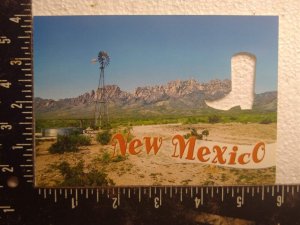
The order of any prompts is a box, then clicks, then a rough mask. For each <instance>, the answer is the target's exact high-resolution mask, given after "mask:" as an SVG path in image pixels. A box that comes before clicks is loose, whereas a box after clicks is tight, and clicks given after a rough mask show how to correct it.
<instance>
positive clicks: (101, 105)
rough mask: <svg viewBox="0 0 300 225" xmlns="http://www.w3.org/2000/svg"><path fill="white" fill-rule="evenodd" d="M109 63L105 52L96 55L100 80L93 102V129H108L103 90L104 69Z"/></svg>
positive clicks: (105, 98) (105, 96) (105, 99)
mask: <svg viewBox="0 0 300 225" xmlns="http://www.w3.org/2000/svg"><path fill="white" fill-rule="evenodd" d="M109 61H110V58H109V55H108V54H107V52H104V51H100V52H99V54H98V62H99V63H100V78H99V84H98V88H97V91H96V102H95V121H94V127H100V128H108V127H109V121H108V107H107V101H108V99H107V93H106V90H105V82H104V69H105V67H107V66H108V64H109Z"/></svg>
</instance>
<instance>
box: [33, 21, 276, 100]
mask: <svg viewBox="0 0 300 225" xmlns="http://www.w3.org/2000/svg"><path fill="white" fill-rule="evenodd" d="M102 50H104V51H107V52H108V53H109V55H110V57H111V63H110V65H109V66H108V67H107V69H106V71H105V78H106V83H107V84H117V85H119V86H120V87H121V89H123V90H127V91H132V90H134V89H135V87H138V86H146V85H154V84H164V83H167V82H168V81H170V80H176V79H181V80H185V79H190V78H194V79H196V80H198V81H200V82H206V81H209V80H211V79H230V59H231V56H232V55H233V54H235V53H237V52H241V51H246V52H250V53H252V54H254V55H256V57H257V64H256V66H257V67H256V93H261V92H264V91H270V90H277V64H278V62H277V61H278V17H272V16H271V17H270V16H51V17H46V16H43V17H34V72H35V96H36V97H43V98H52V99H60V98H67V97H76V96H78V95H80V94H83V93H85V92H87V91H90V90H92V89H96V88H97V84H98V79H99V64H92V63H91V59H93V58H96V57H97V55H98V52H99V51H102Z"/></svg>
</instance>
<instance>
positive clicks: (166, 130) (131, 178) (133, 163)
mask: <svg viewBox="0 0 300 225" xmlns="http://www.w3.org/2000/svg"><path fill="white" fill-rule="evenodd" d="M191 128H195V129H196V130H197V131H198V130H199V131H201V130H204V129H207V130H209V135H208V137H207V138H205V137H204V140H203V143H207V144H215V143H223V144H224V143H228V144H235V145H245V146H247V145H253V144H255V143H257V142H258V141H263V142H265V143H266V144H271V145H272V144H275V146H276V133H277V132H276V124H240V123H228V124H197V125H180V124H166V125H147V126H134V127H133V130H132V134H133V136H134V138H141V139H142V138H143V137H145V136H150V137H154V136H158V135H159V137H162V140H163V143H169V145H171V144H172V137H173V136H174V135H175V134H180V135H184V134H187V133H189V132H190V131H191ZM54 142H55V141H54V140H52V141H39V144H37V145H36V148H35V152H36V159H35V182H36V186H39V187H55V186H59V185H60V184H61V181H62V180H63V179H64V178H63V176H62V174H61V173H60V172H59V170H58V169H57V167H55V165H57V164H58V163H60V162H63V161H66V162H68V163H70V165H76V164H77V163H78V162H79V161H80V160H83V161H84V170H85V171H86V172H88V171H90V170H91V169H96V170H103V171H105V173H107V174H108V177H109V178H110V179H111V180H113V181H114V183H115V185H121V186H123V185H242V184H244V185H245V184H272V183H274V182H275V174H276V171H275V166H274V165H271V166H269V167H267V168H261V169H240V168H231V167H224V166H217V165H208V164H203V163H200V162H193V163H190V162H188V161H186V160H180V159H177V158H172V157H171V155H172V153H173V151H174V148H171V147H170V149H168V147H167V145H164V148H166V149H162V150H160V151H159V153H158V154H157V155H154V154H153V153H152V154H149V155H148V154H146V152H145V151H142V152H141V153H140V154H137V155H127V156H126V159H124V160H121V161H113V160H110V161H108V162H107V161H106V162H104V161H103V156H104V154H107V153H109V155H112V154H113V151H114V149H113V147H112V146H111V145H106V146H102V145H100V144H99V143H97V142H96V141H95V140H94V139H93V140H92V144H91V145H89V146H83V147H80V150H79V151H78V152H72V153H63V154H50V153H49V152H48V149H49V147H50V146H51V144H53V143H54ZM273 151H274V152H273V153H272V154H274V155H275V151H276V149H273Z"/></svg>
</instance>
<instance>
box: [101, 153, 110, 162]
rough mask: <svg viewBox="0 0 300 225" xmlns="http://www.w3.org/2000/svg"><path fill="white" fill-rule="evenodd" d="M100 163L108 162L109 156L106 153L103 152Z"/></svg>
mask: <svg viewBox="0 0 300 225" xmlns="http://www.w3.org/2000/svg"><path fill="white" fill-rule="evenodd" d="M101 162H103V163H109V162H110V155H109V153H108V152H104V153H103V155H102V158H101Z"/></svg>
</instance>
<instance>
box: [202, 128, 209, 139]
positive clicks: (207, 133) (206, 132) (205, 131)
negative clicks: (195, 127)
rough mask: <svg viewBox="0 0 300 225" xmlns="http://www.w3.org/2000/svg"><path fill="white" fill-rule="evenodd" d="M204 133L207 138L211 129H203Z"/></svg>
mask: <svg viewBox="0 0 300 225" xmlns="http://www.w3.org/2000/svg"><path fill="white" fill-rule="evenodd" d="M202 135H203V136H205V137H206V139H207V136H208V135H209V131H208V130H207V129H205V130H203V131H202Z"/></svg>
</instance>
